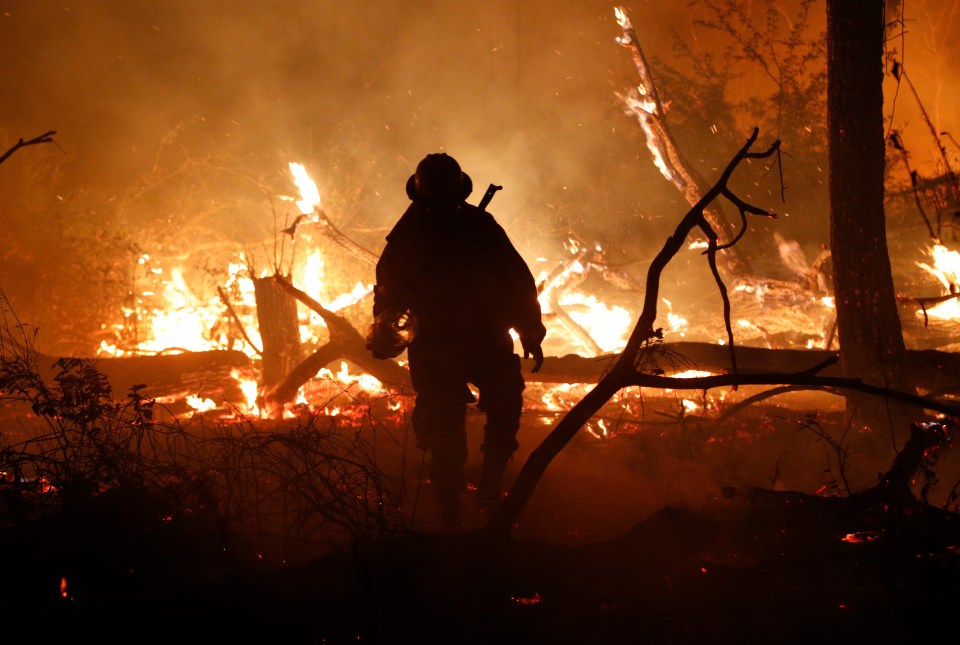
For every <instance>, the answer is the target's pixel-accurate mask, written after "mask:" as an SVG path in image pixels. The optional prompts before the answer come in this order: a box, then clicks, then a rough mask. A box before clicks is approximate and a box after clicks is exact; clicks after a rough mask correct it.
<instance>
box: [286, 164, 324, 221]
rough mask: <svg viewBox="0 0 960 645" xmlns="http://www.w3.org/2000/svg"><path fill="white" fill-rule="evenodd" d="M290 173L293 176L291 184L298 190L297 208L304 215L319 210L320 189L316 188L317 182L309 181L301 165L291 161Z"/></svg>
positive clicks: (305, 170)
mask: <svg viewBox="0 0 960 645" xmlns="http://www.w3.org/2000/svg"><path fill="white" fill-rule="evenodd" d="M290 173H291V174H292V175H293V183H294V184H296V186H297V188H298V189H299V190H300V199H298V200H297V208H299V209H300V212H301V213H303V214H304V215H310V214H312V213H313V211H314V210H315V209H317V208H320V189H319V188H317V182H315V181H313V180H312V179H310V175H309V174H307V169H306V168H305V167H304V165H303V164H299V163H295V162H292V161H291V162H290Z"/></svg>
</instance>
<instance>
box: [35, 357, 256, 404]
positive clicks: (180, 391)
mask: <svg viewBox="0 0 960 645" xmlns="http://www.w3.org/2000/svg"><path fill="white" fill-rule="evenodd" d="M56 362H57V358H56V357H53V356H45V355H40V356H38V365H39V367H40V369H41V370H42V376H43V377H44V380H45V381H47V382H48V383H52V382H53V377H54V375H55V368H54V364H55V363H56ZM94 364H95V365H96V366H97V369H99V370H100V371H101V372H103V373H104V374H105V375H106V377H107V380H108V381H109V383H110V387H111V389H112V390H113V394H114V396H115V397H116V398H118V399H124V398H126V395H127V393H128V392H129V391H130V390H131V388H133V387H134V386H140V385H145V386H146V387H144V388H143V389H141V390H140V392H141V393H142V394H143V395H144V396H146V397H149V398H155V399H173V398H176V397H186V396H187V395H191V394H192V395H195V396H201V397H203V398H212V399H218V398H219V399H222V400H224V401H228V402H234V403H237V402H243V401H244V396H243V392H241V390H240V383H239V381H238V380H237V378H236V377H235V376H234V374H240V373H243V372H247V371H251V370H252V368H253V366H254V363H253V361H251V359H250V358H249V357H248V356H247V355H246V354H244V353H243V352H238V351H232V350H230V351H225V350H224V351H209V352H184V353H181V354H158V355H155V356H124V357H120V358H109V357H101V358H96V359H94Z"/></svg>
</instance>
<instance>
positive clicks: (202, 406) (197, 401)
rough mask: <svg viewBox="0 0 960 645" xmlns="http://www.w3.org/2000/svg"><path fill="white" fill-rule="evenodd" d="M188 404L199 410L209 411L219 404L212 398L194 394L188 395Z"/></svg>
mask: <svg viewBox="0 0 960 645" xmlns="http://www.w3.org/2000/svg"><path fill="white" fill-rule="evenodd" d="M187 405H189V406H190V407H191V408H193V409H194V410H196V411H197V412H209V411H210V410H216V409H217V404H216V403H214V402H213V400H212V399H201V398H200V397H199V396H196V395H194V394H191V395H189V396H187Z"/></svg>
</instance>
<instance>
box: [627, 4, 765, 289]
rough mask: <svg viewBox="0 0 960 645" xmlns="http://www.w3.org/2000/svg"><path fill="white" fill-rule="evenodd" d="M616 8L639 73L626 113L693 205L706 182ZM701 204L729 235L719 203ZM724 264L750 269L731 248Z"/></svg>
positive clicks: (730, 225)
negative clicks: (692, 162)
mask: <svg viewBox="0 0 960 645" xmlns="http://www.w3.org/2000/svg"><path fill="white" fill-rule="evenodd" d="M615 11H616V16H617V22H618V24H619V25H620V28H621V29H622V30H623V31H622V34H621V35H620V37H619V38H617V42H618V43H619V44H621V45H623V46H624V47H627V48H628V49H630V50H631V53H632V54H633V64H634V66H635V67H636V69H637V75H638V76H639V77H640V82H639V84H638V85H637V88H636V89H635V90H632V91H631V92H629V93H628V94H626V95H621V96H620V99H621V100H622V101H623V102H624V103H625V104H626V106H627V108H628V111H629V113H631V114H633V115H634V116H636V117H637V121H638V122H639V123H640V127H641V128H643V132H644V134H645V135H646V139H647V148H648V149H649V150H650V154H651V155H653V160H654V164H655V165H656V166H657V169H658V170H659V171H660V174H661V175H663V177H664V178H665V179H667V180H668V181H669V182H671V183H672V184H673V185H674V186H676V187H677V190H679V191H680V193H681V194H682V195H683V197H684V199H686V200H687V203H689V204H690V205H691V206H694V207H696V206H697V205H698V204H700V203H701V202H702V198H703V196H704V193H705V192H706V191H707V187H708V185H707V182H706V180H705V179H704V178H703V176H702V175H701V174H700V173H699V172H697V171H696V169H695V168H694V167H693V166H691V165H690V163H689V162H688V161H687V160H686V158H685V157H684V155H683V153H682V152H681V151H680V148H679V147H678V146H677V144H676V141H675V140H674V138H673V134H671V132H670V126H669V124H668V123H667V119H666V114H665V112H664V107H663V103H662V102H661V101H660V94H659V92H658V91H657V86H656V84H655V83H654V82H653V74H652V72H651V71H650V65H649V63H648V62H647V58H646V56H645V55H644V53H643V48H642V47H640V39H639V38H638V37H637V33H636V31H635V30H634V28H633V25H632V24H631V22H630V18H629V16H628V15H627V12H626V10H625V9H624V8H623V7H617V8H616V9H615ZM703 208H704V213H703V216H704V218H705V219H706V221H707V222H708V223H709V224H710V227H711V228H712V229H713V230H714V231H716V232H717V233H718V234H719V235H721V236H723V237H725V238H729V237H730V236H731V235H732V234H733V232H734V231H735V230H736V226H735V225H734V224H733V223H732V222H731V221H730V220H728V219H727V217H726V215H725V214H724V212H723V210H722V209H721V208H720V207H719V205H717V204H711V203H709V201H708V202H707V203H706V204H705V205H704V207H703ZM724 265H725V266H726V267H727V268H729V269H730V270H731V272H732V273H739V274H750V273H751V271H750V263H749V262H748V261H747V258H745V257H744V256H743V254H742V253H740V252H739V250H737V249H734V248H731V249H730V250H729V252H728V253H726V254H725V255H724Z"/></svg>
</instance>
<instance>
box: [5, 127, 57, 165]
mask: <svg viewBox="0 0 960 645" xmlns="http://www.w3.org/2000/svg"><path fill="white" fill-rule="evenodd" d="M56 133H57V131H56V130H47V131H46V132H44V133H43V134H41V135H40V136H38V137H34V138H32V139H30V140H28V141H24V140H23V138H21V139H20V140H19V141H17V142H16V143H15V144H13V146H11V147H10V149H9V150H7V151H6V152H4V153H3V155H0V163H3V162H4V161H6V160H7V159H8V158H9V157H10V155H12V154H13V153H14V152H16V151H17V150H19V149H20V148H25V147H27V146H34V145H37V144H38V143H52V144H53V145H57V142H56V141H54V140H53V135H55V134H56ZM57 147H59V146H57Z"/></svg>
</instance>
